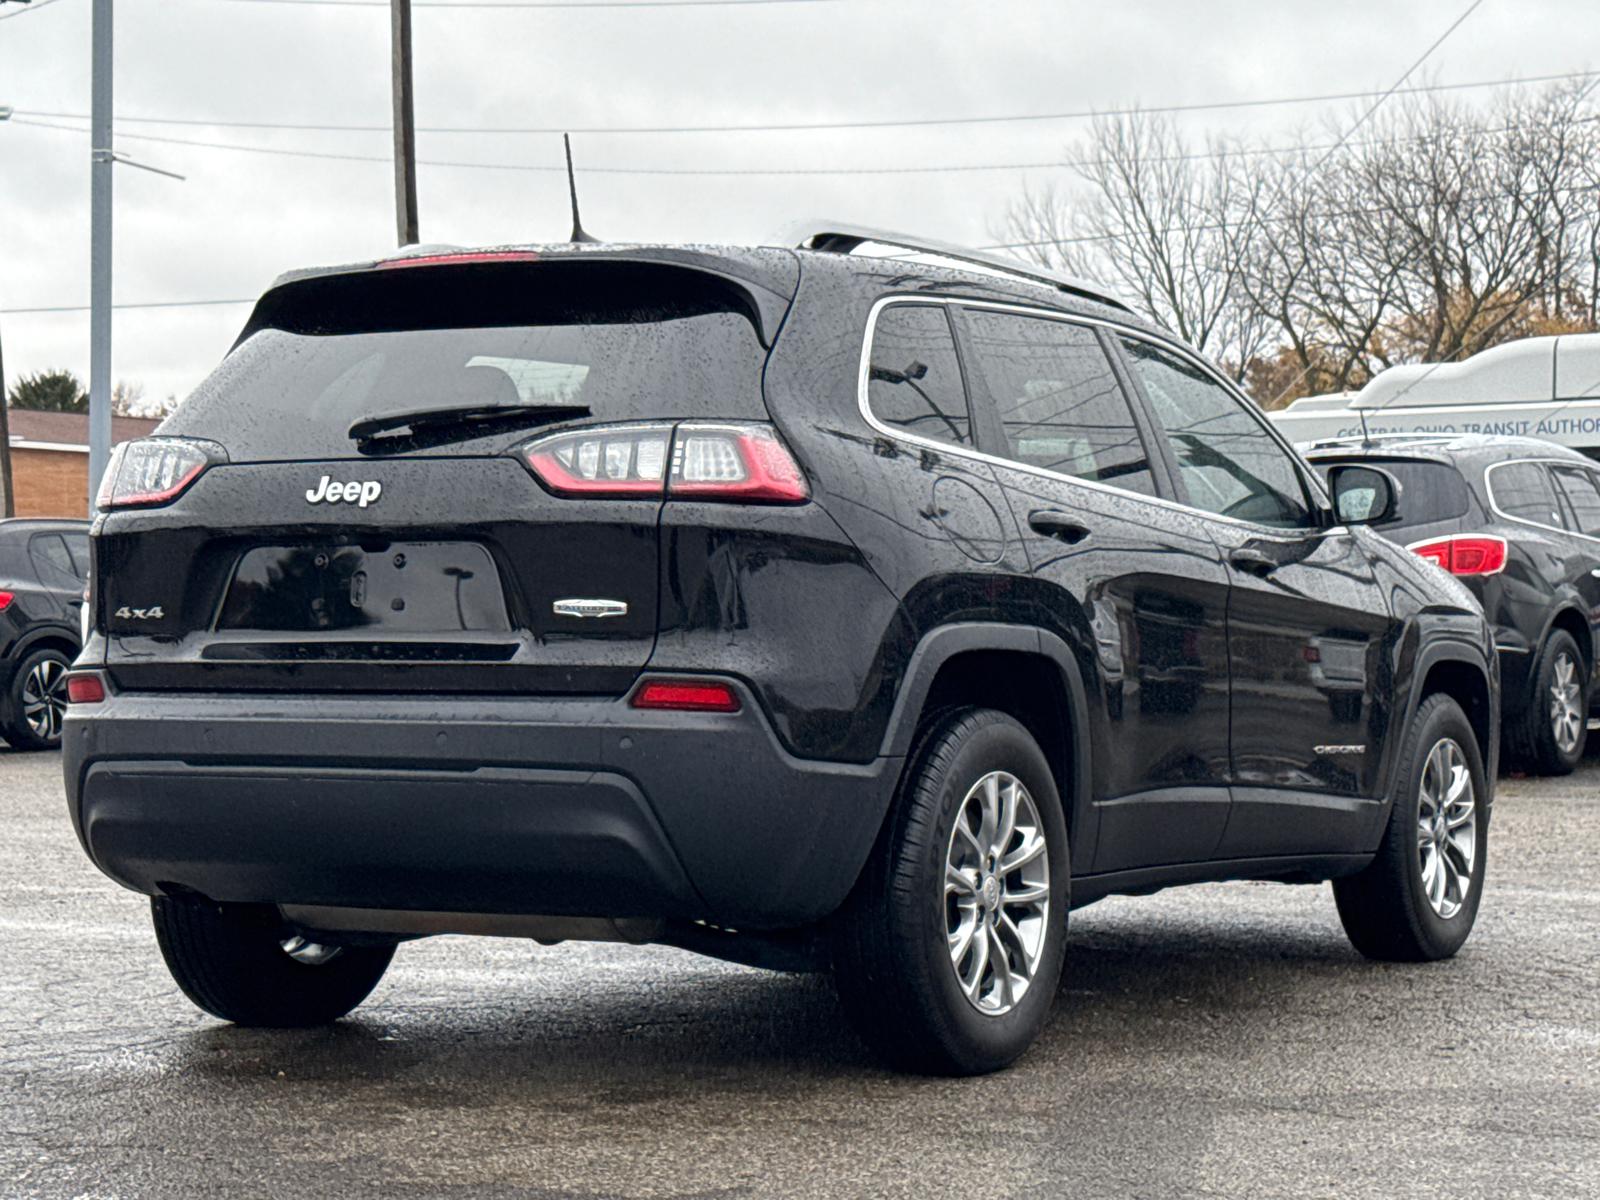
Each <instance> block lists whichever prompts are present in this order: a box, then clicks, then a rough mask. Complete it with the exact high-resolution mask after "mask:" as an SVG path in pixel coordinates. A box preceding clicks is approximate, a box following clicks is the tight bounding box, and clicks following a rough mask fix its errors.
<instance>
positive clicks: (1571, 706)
mask: <svg viewBox="0 0 1600 1200" xmlns="http://www.w3.org/2000/svg"><path fill="white" fill-rule="evenodd" d="M1552 674H1553V675H1554V676H1555V678H1554V680H1553V681H1552V682H1551V685H1550V732H1551V736H1552V737H1553V738H1554V739H1555V743H1556V747H1557V748H1558V749H1559V750H1560V751H1561V752H1562V753H1563V754H1571V753H1572V752H1573V751H1574V750H1576V749H1577V748H1578V742H1579V741H1580V740H1581V738H1582V736H1583V732H1584V728H1583V726H1584V722H1583V718H1584V715H1585V714H1584V713H1583V712H1582V708H1583V689H1582V687H1581V686H1580V685H1579V683H1578V666H1577V664H1576V663H1575V662H1574V661H1573V660H1572V658H1571V657H1570V656H1569V655H1568V654H1567V653H1566V652H1565V651H1562V652H1561V653H1560V654H1558V655H1557V656H1556V661H1555V667H1554V670H1553V671H1552Z"/></svg>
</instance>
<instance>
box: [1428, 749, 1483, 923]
mask: <svg viewBox="0 0 1600 1200" xmlns="http://www.w3.org/2000/svg"><path fill="white" fill-rule="evenodd" d="M1477 853H1478V804H1477V795H1476V792H1475V790H1474V787H1473V783H1472V772H1471V771H1470V770H1469V769H1468V767H1467V758H1466V755H1465V754H1464V753H1463V752H1462V750H1461V747H1460V745H1458V744H1457V743H1456V742H1455V740H1454V739H1452V738H1441V739H1440V740H1439V741H1438V742H1436V743H1434V745H1433V747H1432V748H1431V749H1430V750H1429V751H1428V757H1427V759H1426V760H1425V761H1424V765H1423V769H1422V779H1421V781H1420V782H1419V784H1418V788H1417V854H1418V861H1417V868H1418V883H1419V885H1420V887H1421V890H1422V894H1423V895H1424V896H1426V897H1427V899H1428V904H1429V906H1430V907H1431V908H1432V909H1433V911H1434V912H1435V913H1437V914H1438V915H1439V916H1440V917H1442V918H1444V919H1445V920H1449V919H1450V918H1452V917H1454V916H1455V915H1456V914H1457V913H1459V912H1460V911H1461V908H1462V905H1463V904H1464V903H1465V902H1466V898H1467V893H1468V892H1469V890H1470V889H1471V887H1472V875H1473V871H1474V869H1475V867H1476V866H1477Z"/></svg>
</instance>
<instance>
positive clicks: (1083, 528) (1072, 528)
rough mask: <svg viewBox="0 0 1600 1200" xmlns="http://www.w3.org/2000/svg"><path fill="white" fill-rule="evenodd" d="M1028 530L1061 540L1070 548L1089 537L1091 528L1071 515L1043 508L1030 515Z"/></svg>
mask: <svg viewBox="0 0 1600 1200" xmlns="http://www.w3.org/2000/svg"><path fill="white" fill-rule="evenodd" d="M1028 528H1029V529H1031V530H1033V531H1034V532H1035V533H1042V534H1044V535H1045V537H1053V538H1060V539H1061V540H1062V541H1063V542H1065V543H1067V545H1069V546H1073V545H1076V544H1077V543H1079V542H1081V541H1083V539H1084V538H1086V537H1088V536H1089V527H1088V526H1087V525H1084V524H1083V523H1081V522H1080V521H1079V520H1078V519H1077V518H1076V517H1074V516H1072V515H1071V514H1070V513H1064V512H1055V511H1053V510H1051V509H1048V508H1042V509H1040V510H1039V511H1038V512H1031V513H1029V514H1028Z"/></svg>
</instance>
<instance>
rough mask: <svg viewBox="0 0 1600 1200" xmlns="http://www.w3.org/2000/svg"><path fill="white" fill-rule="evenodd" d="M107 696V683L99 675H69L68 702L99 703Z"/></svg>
mask: <svg viewBox="0 0 1600 1200" xmlns="http://www.w3.org/2000/svg"><path fill="white" fill-rule="evenodd" d="M105 698H106V685H105V684H104V683H103V682H101V679H100V676H98V675H90V674H83V675H68V676H67V702H68V703H69V704H99V703H100V702H101V701H102V700H104V699H105Z"/></svg>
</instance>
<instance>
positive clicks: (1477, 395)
mask: <svg viewBox="0 0 1600 1200" xmlns="http://www.w3.org/2000/svg"><path fill="white" fill-rule="evenodd" d="M1267 415H1268V416H1269V417H1271V418H1272V421H1273V423H1274V424H1276V425H1277V426H1278V428H1279V429H1281V430H1283V432H1284V433H1285V434H1286V435H1288V437H1289V439H1290V440H1291V441H1294V442H1297V443H1301V444H1309V443H1312V442H1323V441H1328V440H1331V439H1334V438H1352V437H1356V438H1358V437H1361V436H1363V429H1362V423H1361V419H1362V417H1363V416H1365V417H1366V429H1365V433H1368V434H1374V435H1375V434H1380V433H1482V434H1491V435H1492V434H1513V435H1515V436H1517V437H1535V438H1543V439H1544V440H1546V441H1551V442H1559V443H1560V444H1561V445H1563V446H1571V447H1572V448H1573V449H1575V450H1580V451H1582V452H1583V453H1585V454H1587V455H1589V457H1591V458H1597V459H1600V333H1575V334H1563V335H1561V336H1559V337H1537V338H1524V339H1523V340H1521V341H1517V342H1507V343H1506V344H1505V345H1503V346H1495V347H1494V348H1492V349H1489V350H1485V351H1483V353H1481V354H1476V355H1474V356H1473V357H1471V358H1469V359H1467V360H1466V361H1465V362H1461V363H1443V364H1441V363H1418V364H1415V365H1410V366H1404V367H1390V368H1389V369H1388V370H1387V371H1381V372H1379V373H1378V374H1377V375H1375V376H1373V378H1372V380H1371V382H1369V383H1368V384H1367V386H1366V387H1364V388H1362V389H1361V390H1360V391H1359V392H1345V393H1343V394H1341V395H1337V396H1308V397H1306V398H1305V399H1303V400H1296V401H1295V402H1294V403H1293V404H1291V405H1289V406H1288V407H1287V408H1284V409H1281V410H1279V411H1277V412H1272V413H1268V414H1267Z"/></svg>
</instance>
